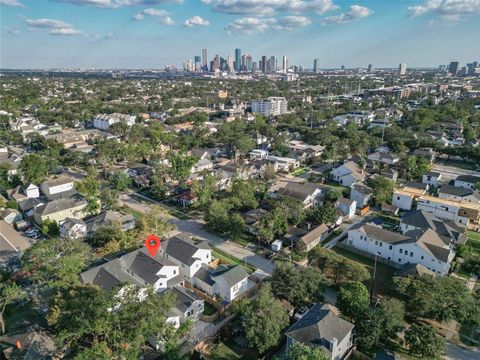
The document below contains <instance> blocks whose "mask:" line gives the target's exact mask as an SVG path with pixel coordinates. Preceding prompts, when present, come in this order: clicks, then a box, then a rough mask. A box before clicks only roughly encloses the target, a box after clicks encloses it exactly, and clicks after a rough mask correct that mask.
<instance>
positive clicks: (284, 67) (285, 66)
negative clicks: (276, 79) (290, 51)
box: [282, 55, 288, 73]
mask: <svg viewBox="0 0 480 360" xmlns="http://www.w3.org/2000/svg"><path fill="white" fill-rule="evenodd" d="M287 70H288V59H287V55H283V58H282V71H283V72H284V73H286V72H287Z"/></svg>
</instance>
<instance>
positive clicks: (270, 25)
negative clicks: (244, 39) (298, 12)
mask: <svg viewBox="0 0 480 360" xmlns="http://www.w3.org/2000/svg"><path fill="white" fill-rule="evenodd" d="M309 24H311V20H310V19H309V18H307V17H305V16H284V17H281V18H278V19H275V18H265V17H244V18H241V19H237V20H235V21H234V22H232V23H230V24H228V25H227V26H226V27H225V30H227V32H228V33H229V34H231V35H241V34H243V35H251V34H258V33H263V32H265V31H266V30H268V29H274V30H280V31H282V30H283V31H289V30H293V29H294V28H297V27H303V26H307V25H309Z"/></svg>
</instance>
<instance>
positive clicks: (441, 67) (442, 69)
mask: <svg viewBox="0 0 480 360" xmlns="http://www.w3.org/2000/svg"><path fill="white" fill-rule="evenodd" d="M446 68H447V66H446V65H438V70H439V71H445V69H446Z"/></svg>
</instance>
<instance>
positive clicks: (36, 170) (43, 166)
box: [18, 154, 48, 184]
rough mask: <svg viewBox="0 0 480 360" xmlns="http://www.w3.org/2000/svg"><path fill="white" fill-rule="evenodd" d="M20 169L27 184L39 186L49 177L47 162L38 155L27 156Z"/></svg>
mask: <svg viewBox="0 0 480 360" xmlns="http://www.w3.org/2000/svg"><path fill="white" fill-rule="evenodd" d="M18 168H19V170H20V173H21V174H22V175H23V179H24V181H25V182H27V183H28V182H32V183H35V184H39V183H41V182H42V181H43V180H45V177H46V176H47V168H48V167H47V162H46V160H45V158H44V157H43V156H41V155H38V154H29V155H25V156H24V157H23V158H22V160H21V161H20V165H19V167H18Z"/></svg>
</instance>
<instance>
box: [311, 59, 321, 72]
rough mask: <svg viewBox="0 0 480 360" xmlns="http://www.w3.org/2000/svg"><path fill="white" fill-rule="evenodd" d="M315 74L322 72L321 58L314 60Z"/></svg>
mask: <svg viewBox="0 0 480 360" xmlns="http://www.w3.org/2000/svg"><path fill="white" fill-rule="evenodd" d="M313 72H314V73H318V72H320V59H319V58H316V59H313Z"/></svg>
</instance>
